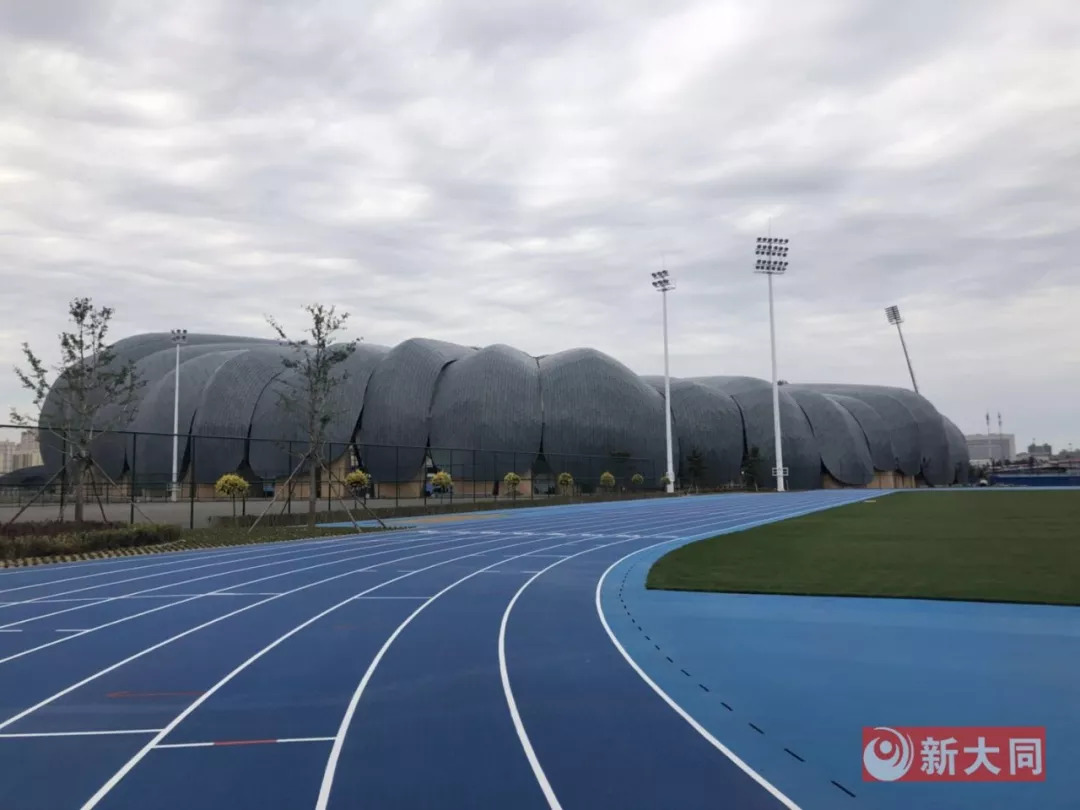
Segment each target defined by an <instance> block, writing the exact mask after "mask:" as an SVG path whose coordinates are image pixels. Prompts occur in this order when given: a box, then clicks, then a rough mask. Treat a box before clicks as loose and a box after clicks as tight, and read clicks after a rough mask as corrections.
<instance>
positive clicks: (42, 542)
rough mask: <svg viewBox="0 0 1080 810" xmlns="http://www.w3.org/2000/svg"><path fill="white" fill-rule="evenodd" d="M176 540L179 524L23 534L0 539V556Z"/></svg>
mask: <svg viewBox="0 0 1080 810" xmlns="http://www.w3.org/2000/svg"><path fill="white" fill-rule="evenodd" d="M179 539H180V527H179V526H162V525H158V524H154V523H146V524H143V525H140V526H126V527H121V528H108V529H98V530H96V531H89V532H81V533H78V534H75V533H71V534H54V535H23V536H22V537H3V538H0V558H3V559H6V560H17V559H20V558H23V557H50V556H53V555H56V554H81V553H84V552H88V551H107V550H111V549H118V548H134V547H135V546H155V545H160V544H162V543H174V542H176V541H177V540H179Z"/></svg>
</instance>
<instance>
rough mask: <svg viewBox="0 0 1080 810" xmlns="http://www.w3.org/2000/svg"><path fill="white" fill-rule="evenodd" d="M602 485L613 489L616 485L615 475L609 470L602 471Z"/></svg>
mask: <svg viewBox="0 0 1080 810" xmlns="http://www.w3.org/2000/svg"><path fill="white" fill-rule="evenodd" d="M600 486H602V487H603V488H604V489H612V488H614V486H615V476H614V475H612V474H611V473H609V472H603V473H600Z"/></svg>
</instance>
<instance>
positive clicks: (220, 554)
mask: <svg viewBox="0 0 1080 810" xmlns="http://www.w3.org/2000/svg"><path fill="white" fill-rule="evenodd" d="M335 539H336V538H335ZM301 542H303V541H301ZM319 542H320V543H321V541H319ZM297 548H298V547H296V546H294V547H293V548H292V550H296V549H297ZM264 551H266V546H264V545H260V547H259V548H256V549H244V550H243V552H240V551H215V552H210V553H205V552H204V553H203V556H202V557H201V559H215V560H217V561H219V562H225V563H227V562H241V561H242V560H244V559H245V558H247V559H250V558H256V559H257V558H258V557H259V556H260V555H261V554H262V553H263V552H264ZM180 553H181V554H186V553H188V552H180ZM234 558H236V559H234ZM129 559H131V560H134V559H135V558H129ZM199 559H200V558H199V557H187V558H186V559H172V560H166V561H164V562H156V563H148V564H146V565H117V566H116V567H115V568H110V569H109V570H107V571H97V572H95V573H93V574H82V575H80V576H76V577H63V578H61V579H51V580H50V579H46V580H44V581H42V582H31V583H29V584H27V585H19V586H18V587H15V588H4V589H2V590H0V593H11V592H12V591H23V590H26V589H27V588H45V587H48V586H51V585H59V584H60V583H62V582H74V581H75V580H80V579H94V578H96V577H104V576H108V575H110V574H124V573H127V572H128V571H140V570H143V569H146V568H164V567H166V566H170V565H175V566H181V567H180V568H178V569H174V570H172V571H163V572H162V573H163V574H170V573H173V574H175V573H180V572H182V571H185V570H189V569H185V568H183V567H182V566H184V565H185V564H188V563H191V562H198V561H199ZM108 562H110V561H109V560H94V561H91V564H106V563H108ZM40 570H41V569H38V568H36V567H34V568H26V569H22V570H20V571H18V572H15V571H13V572H10V573H23V572H24V571H25V572H36V571H40ZM68 570H71V569H70V568H69V569H68Z"/></svg>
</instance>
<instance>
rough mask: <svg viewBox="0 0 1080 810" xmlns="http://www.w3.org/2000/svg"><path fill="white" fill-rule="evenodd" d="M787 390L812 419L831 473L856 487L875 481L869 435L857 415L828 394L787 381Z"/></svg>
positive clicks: (785, 390) (822, 460)
mask: <svg viewBox="0 0 1080 810" xmlns="http://www.w3.org/2000/svg"><path fill="white" fill-rule="evenodd" d="M783 390H784V392H785V393H786V394H788V396H790V397H791V398H792V399H794V400H795V402H796V403H798V405H799V407H800V408H802V410H803V413H804V414H806V418H807V419H808V420H809V421H810V428H811V430H813V431H814V438H815V439H817V446H818V450H819V451H820V452H821V463H822V464H823V465H825V469H826V470H827V471H828V472H829V474H830V475H832V477H833V478H835V479H836V480H837V481H839V482H840V483H841V484H847V485H848V486H854V487H863V486H866V485H867V484H869V483H870V482H871V481H873V480H874V462H873V459H871V457H870V448H869V446H868V445H867V442H866V435H865V434H864V433H863V430H862V428H861V427H859V423H858V422H856V421H855V417H853V416H852V415H851V414H850V413H848V411H846V410H845V409H844V408H843V406H841V405H840V404H838V403H836V402H834V401H832V400H831V399H830V398H829V397H828V396H826V395H825V394H819V393H818V392H816V391H806V390H801V389H799V388H798V386H793V385H785V386H784V389H783ZM781 429H782V426H781ZM785 461H786V459H785Z"/></svg>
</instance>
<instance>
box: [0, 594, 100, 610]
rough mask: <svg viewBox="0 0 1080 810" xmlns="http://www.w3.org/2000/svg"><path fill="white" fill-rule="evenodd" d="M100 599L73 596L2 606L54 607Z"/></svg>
mask: <svg viewBox="0 0 1080 810" xmlns="http://www.w3.org/2000/svg"><path fill="white" fill-rule="evenodd" d="M99 599H101V597H100V596H77V597H76V596H73V597H71V598H69V599H35V600H34V601H33V602H29V601H26V600H24V601H22V602H3V603H0V604H2V605H3V606H4V607H10V606H12V605H52V604H63V603H67V602H97V601H98V600H99Z"/></svg>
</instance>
